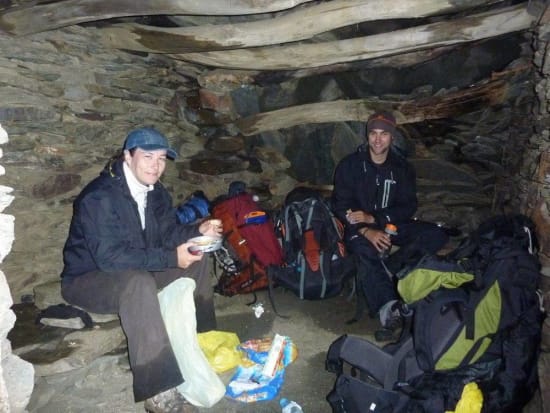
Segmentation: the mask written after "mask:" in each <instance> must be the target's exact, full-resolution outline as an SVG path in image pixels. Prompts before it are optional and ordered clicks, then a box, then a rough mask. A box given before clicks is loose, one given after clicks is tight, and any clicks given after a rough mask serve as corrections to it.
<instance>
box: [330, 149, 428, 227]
mask: <svg viewBox="0 0 550 413" xmlns="http://www.w3.org/2000/svg"><path fill="white" fill-rule="evenodd" d="M332 206H333V209H334V213H335V215H336V216H337V217H338V218H339V219H340V220H341V221H342V222H343V223H345V224H347V220H346V211H347V210H349V209H351V210H352V211H356V210H362V211H365V212H368V213H370V214H372V215H373V216H374V217H375V220H376V224H377V225H376V226H377V227H379V228H384V226H385V224H386V223H387V222H392V223H395V224H397V225H398V226H399V223H403V222H408V221H409V220H410V219H411V218H412V217H413V215H414V213H415V212H416V208H417V199H416V173H415V171H414V168H413V167H412V165H411V164H409V163H408V162H407V161H406V160H405V159H404V158H403V157H401V156H400V155H398V154H396V153H395V152H394V151H393V150H390V151H389V153H388V157H387V159H386V161H385V162H384V163H383V164H381V165H377V164H375V163H374V162H372V160H371V158H370V153H369V150H368V147H366V145H361V146H360V147H359V148H358V149H357V151H356V152H354V153H352V154H350V155H348V156H346V157H345V158H343V159H342V160H341V161H340V163H339V164H338V166H337V167H336V170H335V172H334V190H333V193H332ZM363 226H364V224H363ZM346 227H347V230H348V232H350V233H349V235H352V234H353V233H355V232H356V231H357V229H358V228H359V227H361V225H353V226H350V225H346Z"/></svg>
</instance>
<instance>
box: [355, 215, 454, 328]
mask: <svg viewBox="0 0 550 413" xmlns="http://www.w3.org/2000/svg"><path fill="white" fill-rule="evenodd" d="M447 241H448V236H447V234H446V233H445V231H444V230H443V229H442V228H440V227H438V226H437V225H435V224H432V223H429V222H423V221H411V222H409V223H406V224H400V225H399V227H398V229H397V235H395V236H392V244H394V245H397V246H399V247H400V248H402V249H403V248H404V247H407V248H409V251H410V247H414V249H415V252H416V253H421V254H435V253H436V252H437V251H438V250H439V249H441V247H443V246H444V245H445V244H446V243H447ZM347 246H348V249H349V251H350V253H352V254H354V255H355V257H356V263H357V291H358V293H362V294H364V297H365V299H366V301H367V302H366V304H367V306H368V309H369V313H370V315H371V316H374V315H375V314H376V313H377V312H378V310H380V307H382V306H383V305H384V304H385V303H387V302H388V301H390V300H395V299H397V298H398V296H397V291H396V288H395V280H393V279H392V278H391V277H390V275H389V274H388V273H387V271H386V269H385V268H384V266H383V265H382V262H381V260H380V258H379V255H378V254H379V253H378V251H377V250H376V248H374V246H373V245H372V244H371V242H370V241H368V240H367V239H366V238H365V237H363V236H357V237H352V238H350V239H348V240H347ZM404 251H405V250H404ZM398 252H399V251H398ZM357 317H358V315H356V318H357Z"/></svg>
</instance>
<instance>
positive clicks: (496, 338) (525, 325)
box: [326, 215, 543, 413]
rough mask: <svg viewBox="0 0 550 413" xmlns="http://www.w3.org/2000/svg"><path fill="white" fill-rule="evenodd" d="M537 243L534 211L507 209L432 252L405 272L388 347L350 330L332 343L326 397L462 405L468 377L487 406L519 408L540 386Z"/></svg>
mask: <svg viewBox="0 0 550 413" xmlns="http://www.w3.org/2000/svg"><path fill="white" fill-rule="evenodd" d="M536 247H537V243H536V241H535V237H534V225H533V223H532V222H531V221H530V220H529V219H528V218H527V217H525V216H522V215H516V216H512V217H504V216H499V217H495V218H492V219H490V220H488V221H487V222H485V223H483V224H481V225H480V226H479V228H478V229H477V230H476V231H475V232H473V233H472V234H470V236H469V237H468V238H466V239H465V240H464V242H462V243H461V244H460V245H459V247H458V248H457V249H455V250H454V251H453V252H451V253H450V254H448V255H447V256H445V257H438V256H426V257H424V258H422V259H421V260H420V262H419V263H418V264H417V265H416V266H415V267H414V268H413V269H409V271H405V272H402V273H400V274H399V277H400V279H399V280H398V290H399V292H400V295H401V297H402V298H403V304H402V313H403V315H404V316H405V326H404V327H403V332H402V335H401V337H400V339H399V340H398V342H396V343H391V344H388V345H386V346H384V347H383V348H380V347H378V346H376V345H374V344H372V343H370V342H369V341H367V340H364V339H361V338H358V337H351V336H342V337H340V338H339V339H338V340H336V341H335V342H334V343H333V344H332V345H331V346H330V348H329V351H328V355H327V364H326V368H327V370H329V371H332V372H334V373H336V374H337V375H338V377H337V380H336V383H335V386H334V389H333V391H332V392H331V393H330V394H329V395H328V396H327V399H328V401H329V403H330V404H331V405H332V407H333V410H334V411H335V412H340V413H344V412H346V413H353V412H364V411H368V409H367V407H366V406H369V405H375V406H377V407H376V409H375V410H372V411H376V412H386V411H387V412H395V413H398V412H422V413H424V412H425V413H432V412H433V413H436V412H442V411H445V410H454V408H455V406H456V403H457V402H458V400H459V399H460V396H461V392H462V388H463V387H464V385H465V384H466V383H469V382H476V383H477V385H478V386H479V388H480V389H481V391H482V394H483V399H484V401H483V410H482V411H483V412H499V413H502V412H510V413H512V412H518V411H521V408H522V407H523V406H524V405H525V404H526V403H527V402H528V401H529V399H530V398H531V397H532V395H533V393H534V392H535V390H536V389H537V387H538V378H537V359H538V354H539V344H540V335H541V325H542V320H543V309H542V306H541V301H540V295H539V291H538V282H539V276H540V273H539V270H540V264H539V262H538V260H537V258H536V255H535V254H536ZM345 366H350V368H351V372H352V373H349V372H346V371H345V369H344V367H345ZM348 370H349V369H348Z"/></svg>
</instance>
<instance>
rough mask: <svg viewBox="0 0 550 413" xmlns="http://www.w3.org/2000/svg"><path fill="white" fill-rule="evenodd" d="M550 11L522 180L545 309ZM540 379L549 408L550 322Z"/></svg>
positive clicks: (548, 286)
mask: <svg viewBox="0 0 550 413" xmlns="http://www.w3.org/2000/svg"><path fill="white" fill-rule="evenodd" d="M549 46H550V12H548V11H547V12H546V14H545V15H544V16H543V18H542V19H541V25H540V27H539V31H538V36H537V38H536V43H535V44H534V45H533V47H534V49H535V50H536V54H535V64H536V66H537V68H538V70H539V78H538V82H537V85H536V91H537V97H538V102H539V105H538V107H537V110H536V111H535V113H534V116H535V120H536V123H535V125H536V126H535V134H534V135H533V136H532V138H531V139H530V142H529V146H528V147H527V150H526V154H525V155H526V156H525V162H524V164H523V168H522V173H521V175H520V176H519V177H518V178H519V188H521V194H520V199H521V209H522V211H524V212H526V213H527V214H529V215H530V216H532V217H533V219H534V221H535V223H536V224H537V229H538V234H537V235H538V238H539V242H540V252H539V258H540V261H541V264H542V271H541V273H542V278H541V288H542V293H543V297H544V301H545V306H546V309H547V310H548V308H549V306H550V139H549V137H550V49H549ZM541 348H542V353H541V357H540V360H539V380H540V387H541V396H542V401H543V406H546V409H545V410H544V411H546V410H548V406H550V319H549V318H548V317H547V318H546V319H545V321H544V325H543V336H542V344H541Z"/></svg>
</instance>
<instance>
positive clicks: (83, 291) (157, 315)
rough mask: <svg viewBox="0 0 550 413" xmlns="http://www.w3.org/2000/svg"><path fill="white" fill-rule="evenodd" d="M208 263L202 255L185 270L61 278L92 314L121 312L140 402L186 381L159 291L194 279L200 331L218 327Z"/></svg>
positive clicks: (71, 297)
mask: <svg viewBox="0 0 550 413" xmlns="http://www.w3.org/2000/svg"><path fill="white" fill-rule="evenodd" d="M209 262H210V260H208V258H207V257H206V256H204V257H203V259H202V260H201V261H198V262H195V263H193V264H192V265H191V266H189V267H188V268H185V269H180V268H170V269H166V270H165V271H158V272H149V271H143V270H124V271H112V272H103V271H92V272H89V273H86V274H83V275H81V276H78V277H66V278H63V280H62V283H61V293H62V295H63V298H64V299H65V300H66V301H67V302H68V303H70V304H73V305H76V306H79V307H82V308H83V309H84V310H86V311H89V312H92V313H98V314H118V315H119V317H120V322H121V325H122V329H123V331H124V334H125V335H126V338H127V341H128V357H129V361H130V368H131V369H132V374H133V378H134V381H133V389H134V399H135V401H136V402H138V401H142V400H145V399H147V398H149V397H152V396H154V395H156V394H158V393H160V392H162V391H165V390H168V389H171V388H172V387H175V386H178V385H179V384H181V383H183V381H184V379H185V378H184V377H182V374H181V372H180V370H179V367H178V363H177V360H176V357H175V355H174V352H173V350H172V347H171V345H170V340H169V338H168V334H167V332H166V328H165V326H164V321H163V319H162V316H161V312H160V305H159V300H158V296H157V294H158V290H160V289H162V288H164V287H166V286H167V285H169V284H170V283H171V282H173V281H175V280H177V279H179V278H181V277H188V278H192V279H194V280H195V282H196V288H195V292H194V298H195V307H196V317H197V330H198V331H199V332H200V331H208V330H214V329H215V328H216V316H215V312H214V290H213V287H212V284H211V281H210V271H209Z"/></svg>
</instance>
